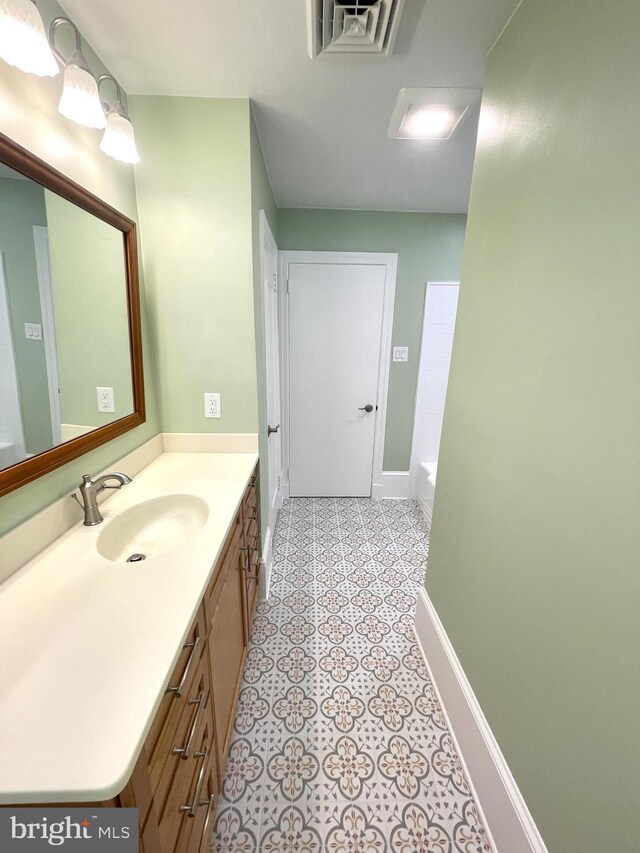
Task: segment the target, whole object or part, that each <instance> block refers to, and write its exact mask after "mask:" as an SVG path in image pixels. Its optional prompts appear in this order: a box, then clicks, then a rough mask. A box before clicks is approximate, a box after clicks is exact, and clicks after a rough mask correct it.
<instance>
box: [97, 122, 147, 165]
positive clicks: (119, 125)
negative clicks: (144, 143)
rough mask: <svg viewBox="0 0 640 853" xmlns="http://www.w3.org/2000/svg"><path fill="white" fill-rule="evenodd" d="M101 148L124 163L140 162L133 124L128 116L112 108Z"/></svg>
mask: <svg viewBox="0 0 640 853" xmlns="http://www.w3.org/2000/svg"><path fill="white" fill-rule="evenodd" d="M100 150H101V151H104V153H105V154H108V155H109V157H113V158H114V159H115V160H121V161H122V162H123V163H139V162H140V157H139V155H138V149H137V148H136V140H135V137H134V135H133V125H132V124H131V122H130V121H129V119H128V118H127V117H126V116H123V115H120V114H119V113H117V112H115V111H114V110H111V111H110V112H109V114H108V115H107V129H106V130H105V132H104V136H103V137H102V142H101V143H100Z"/></svg>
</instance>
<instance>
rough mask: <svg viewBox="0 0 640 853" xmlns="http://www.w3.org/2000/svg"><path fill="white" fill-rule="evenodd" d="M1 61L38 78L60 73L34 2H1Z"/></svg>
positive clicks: (17, 0)
mask: <svg viewBox="0 0 640 853" xmlns="http://www.w3.org/2000/svg"><path fill="white" fill-rule="evenodd" d="M0 58H2V59H4V60H5V62H8V63H9V65H14V66H15V67H16V68H19V69H20V70H21V71H26V72H28V73H29V74H37V75H38V77H55V76H56V74H57V73H58V70H59V69H58V64H57V62H56V60H55V58H54V56H53V53H52V52H51V48H50V47H49V42H48V41H47V36H46V34H45V31H44V25H43V23H42V18H41V17H40V13H39V12H38V10H37V8H36V6H35V5H34V4H33V3H32V2H31V0H0Z"/></svg>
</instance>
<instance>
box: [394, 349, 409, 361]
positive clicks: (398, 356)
mask: <svg viewBox="0 0 640 853" xmlns="http://www.w3.org/2000/svg"><path fill="white" fill-rule="evenodd" d="M393 360H394V361H409V347H394V348H393Z"/></svg>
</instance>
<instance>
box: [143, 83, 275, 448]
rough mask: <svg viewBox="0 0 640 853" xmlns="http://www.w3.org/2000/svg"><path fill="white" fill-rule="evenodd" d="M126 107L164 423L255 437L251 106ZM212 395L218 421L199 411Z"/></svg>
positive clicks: (174, 428) (171, 428)
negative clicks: (217, 396) (134, 145)
mask: <svg viewBox="0 0 640 853" xmlns="http://www.w3.org/2000/svg"><path fill="white" fill-rule="evenodd" d="M130 106H131V113H132V119H133V121H134V124H135V127H136V138H137V141H138V146H139V150H140V158H141V163H140V165H139V166H138V167H136V185H137V189H138V203H139V206H140V222H141V227H142V249H143V257H144V267H145V275H146V279H147V283H148V285H149V307H150V312H151V319H152V327H153V332H152V335H153V340H152V346H153V351H154V358H155V362H156V365H157V371H158V378H159V384H158V387H159V408H160V418H161V424H162V429H163V430H164V431H166V432H226V433H248V432H253V433H255V432H256V431H257V428H258V404H257V391H256V388H257V380H256V347H255V332H254V323H253V269H252V234H251V160H250V106H249V101H248V100H247V99H237V100H219V99H214V98H178V97H164V96H135V97H132V98H131V99H130ZM206 391H212V392H215V391H217V392H220V393H221V394H222V418H220V419H206V418H205V417H204V399H203V394H204V393H205V392H206Z"/></svg>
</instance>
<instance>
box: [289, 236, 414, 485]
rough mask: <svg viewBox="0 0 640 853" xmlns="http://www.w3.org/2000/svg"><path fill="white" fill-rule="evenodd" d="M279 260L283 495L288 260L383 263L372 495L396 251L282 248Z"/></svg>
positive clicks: (380, 451) (380, 444)
mask: <svg viewBox="0 0 640 853" xmlns="http://www.w3.org/2000/svg"><path fill="white" fill-rule="evenodd" d="M278 260H279V275H278V279H279V282H281V284H282V286H280V288H279V289H280V300H279V301H280V329H281V332H282V333H281V335H280V373H281V381H280V391H281V393H280V407H281V415H282V469H283V470H282V486H281V489H282V496H283V497H284V498H288V497H289V414H290V407H289V299H288V283H289V264H292V263H294V264H360V265H361V264H370V265H375V266H384V267H385V277H384V299H383V307H382V326H381V331H380V361H379V365H378V388H377V405H378V411H377V412H376V426H375V432H374V440H373V465H372V471H371V494H372V496H374V495H375V492H376V488H375V486H376V484H378V483H381V482H382V465H383V457H384V439H385V431H386V424H387V400H388V394H389V371H390V367H391V341H392V335H393V312H394V307H395V297H396V277H397V271H398V255H397V254H396V253H394V252H301V251H290V250H285V251H281V252H279V258H278Z"/></svg>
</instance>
